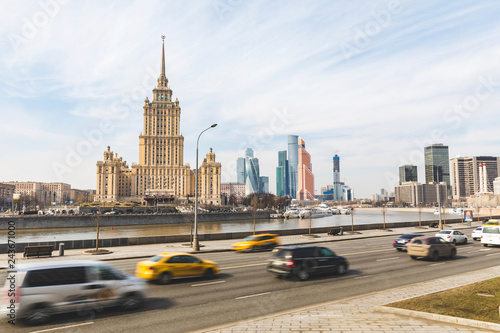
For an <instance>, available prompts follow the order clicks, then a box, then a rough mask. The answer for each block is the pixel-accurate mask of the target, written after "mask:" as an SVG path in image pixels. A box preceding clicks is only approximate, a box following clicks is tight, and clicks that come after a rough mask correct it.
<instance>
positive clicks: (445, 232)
mask: <svg viewBox="0 0 500 333" xmlns="http://www.w3.org/2000/svg"><path fill="white" fill-rule="evenodd" d="M450 232H451V231H450V230H443V231H440V232H438V234H449V233H450Z"/></svg>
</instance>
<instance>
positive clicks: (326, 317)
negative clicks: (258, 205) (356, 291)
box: [0, 223, 500, 333]
mask: <svg viewBox="0 0 500 333" xmlns="http://www.w3.org/2000/svg"><path fill="white" fill-rule="evenodd" d="M478 225H480V224H478V223H473V224H472V226H467V225H465V224H461V223H458V224H451V225H447V226H446V228H447V229H452V228H453V229H469V230H470V229H472V228H475V227H476V226H478ZM415 232H418V233H429V234H433V233H435V232H436V229H435V228H427V229H418V228H414V227H404V228H393V229H392V231H388V230H364V231H363V232H362V233H360V234H347V233H345V234H344V235H342V236H329V235H326V234H319V235H318V236H320V237H318V238H310V237H305V236H301V235H295V236H283V237H282V238H281V240H282V243H283V244H284V245H285V244H308V243H318V242H337V241H345V240H350V239H363V238H372V237H382V236H395V237H396V236H398V235H400V234H402V233H415ZM233 242H234V240H216V241H203V242H201V244H202V245H203V247H202V250H201V251H200V255H202V253H208V252H222V251H230V250H229V248H230V245H231V244H232V243H233ZM110 250H112V251H113V252H112V253H110V254H106V255H99V256H89V255H85V254H83V253H82V250H76V249H75V250H67V251H65V255H64V256H62V257H59V256H57V251H54V254H55V255H56V256H54V257H51V258H30V259H27V258H23V256H22V253H17V254H16V263H22V262H28V261H29V262H37V261H47V260H48V261H54V260H61V259H63V260H67V259H94V260H106V261H108V260H119V259H133V258H146V257H150V256H153V255H156V254H157V253H159V252H193V251H192V249H191V248H190V247H186V246H185V244H182V243H170V244H148V245H137V246H124V247H113V248H112V249H110ZM4 258H5V257H4ZM0 266H1V267H2V268H5V267H6V260H4V261H2V262H0ZM222 269H223V268H222ZM499 275H500V266H495V267H491V268H488V269H483V270H479V271H474V272H468V273H463V274H460V275H456V276H450V277H446V278H441V279H437V280H432V281H426V282H421V283H416V284H412V285H408V286H404V287H398V288H394V289H388V290H384V291H380V292H374V293H370V294H366V295H362V296H356V297H351V298H346V299H342V300H336V301H332V302H326V303H322V304H317V305H314V306H308V307H304V308H299V309H294V310H291V311H286V312H282V313H277V314H272V315H267V316H263V317H259V318H254V319H251V320H245V321H242V322H237V323H232V324H229V325H224V326H218V327H211V328H206V329H203V330H199V331H196V333H201V332H205V333H215V332H218V333H233V332H350V333H355V332H358V333H361V332H393V333H394V332H400V333H406V332H444V333H448V332H449V333H451V332H461V333H467V332H469V333H472V332H473V333H479V332H495V331H496V332H498V331H500V325H497V324H492V323H485V322H479V321H471V320H466V319H461V318H451V319H450V318H440V317H439V316H435V315H432V314H423V313H416V312H415V311H406V312H404V311H401V312H397V313H396V312H395V311H392V312H394V313H391V309H387V308H386V307H384V304H387V303H389V302H395V301H399V300H404V299H408V298H412V297H418V296H422V295H426V294H430V293H435V292H439V291H443V290H447V289H451V288H456V287H459V286H463V285H467V284H471V283H475V282H479V281H482V280H487V279H490V278H494V277H498V276H499ZM441 317H444V316H441Z"/></svg>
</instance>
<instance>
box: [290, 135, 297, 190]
mask: <svg viewBox="0 0 500 333" xmlns="http://www.w3.org/2000/svg"><path fill="white" fill-rule="evenodd" d="M288 166H289V170H290V186H289V188H290V196H291V197H292V198H293V199H296V198H297V187H298V178H297V177H298V168H299V137H298V136H297V135H289V136H288Z"/></svg>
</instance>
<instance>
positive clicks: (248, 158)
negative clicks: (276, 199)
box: [236, 148, 269, 195]
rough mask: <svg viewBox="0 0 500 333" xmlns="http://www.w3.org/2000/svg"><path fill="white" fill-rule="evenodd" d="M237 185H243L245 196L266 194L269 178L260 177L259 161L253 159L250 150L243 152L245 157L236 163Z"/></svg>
mask: <svg viewBox="0 0 500 333" xmlns="http://www.w3.org/2000/svg"><path fill="white" fill-rule="evenodd" d="M236 176H237V180H238V183H241V184H245V194H246V195H250V194H255V193H268V192H269V177H261V176H260V168H259V159H258V158H256V157H254V151H253V149H252V148H247V149H246V150H245V157H239V158H238V160H237V161H236Z"/></svg>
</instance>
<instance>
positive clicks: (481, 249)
mask: <svg viewBox="0 0 500 333" xmlns="http://www.w3.org/2000/svg"><path fill="white" fill-rule="evenodd" d="M479 251H491V249H481V250H479Z"/></svg>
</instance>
